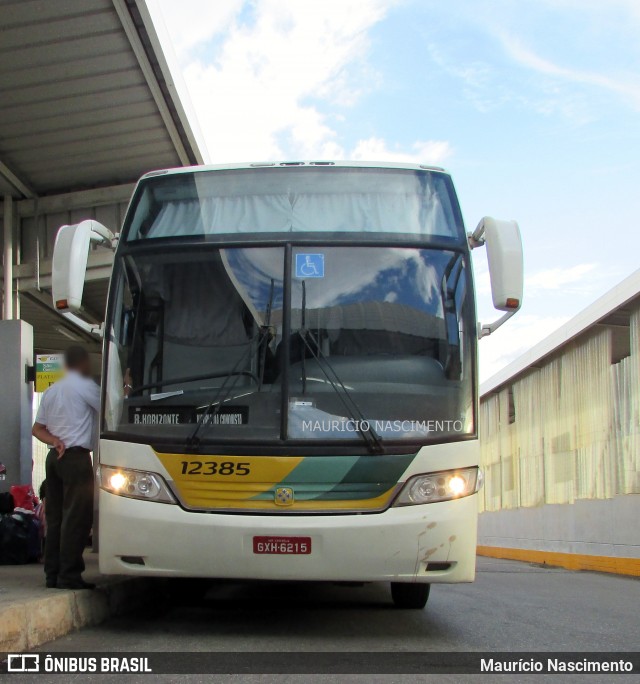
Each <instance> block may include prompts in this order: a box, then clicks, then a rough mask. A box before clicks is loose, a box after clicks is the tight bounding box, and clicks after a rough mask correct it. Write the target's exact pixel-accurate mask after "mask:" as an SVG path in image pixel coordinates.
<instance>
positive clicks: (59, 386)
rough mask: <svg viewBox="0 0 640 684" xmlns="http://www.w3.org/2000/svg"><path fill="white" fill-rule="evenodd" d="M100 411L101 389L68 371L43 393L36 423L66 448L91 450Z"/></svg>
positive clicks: (91, 381)
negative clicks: (60, 441)
mask: <svg viewBox="0 0 640 684" xmlns="http://www.w3.org/2000/svg"><path fill="white" fill-rule="evenodd" d="M99 411H100V387H99V386H98V385H97V384H96V383H95V382H94V381H93V380H91V379H90V378H85V377H83V376H82V375H80V373H77V372H76V371H68V372H67V374H66V375H65V376H64V377H63V378H62V379H61V380H58V382H56V383H55V384H54V385H51V387H49V389H48V390H47V391H46V392H45V393H44V395H43V397H42V400H41V402H40V408H39V409H38V413H37V415H36V423H40V424H41V425H44V426H45V427H46V428H47V430H48V431H49V432H50V433H51V434H52V435H54V436H55V437H57V438H58V439H60V440H62V442H63V443H64V445H65V447H66V448H67V449H69V448H71V447H83V448H84V449H89V450H92V449H93V446H94V435H95V428H96V423H97V418H98V413H99Z"/></svg>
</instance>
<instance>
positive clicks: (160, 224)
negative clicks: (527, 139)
mask: <svg viewBox="0 0 640 684" xmlns="http://www.w3.org/2000/svg"><path fill="white" fill-rule="evenodd" d="M129 217H130V218H129V220H128V225H127V226H125V230H124V235H125V239H126V240H127V241H129V242H132V241H139V240H150V239H160V238H165V239H167V238H178V237H182V238H184V237H197V236H199V237H201V238H202V237H207V236H213V235H224V234H227V235H228V234H232V235H234V234H235V235H237V234H246V233H318V232H323V233H355V232H359V233H361V234H362V237H363V238H366V235H367V234H369V235H375V234H380V233H388V234H393V235H398V234H407V235H412V236H413V237H414V238H415V237H416V236H422V237H424V236H427V237H438V238H444V239H455V240H457V241H464V231H463V227H462V221H461V220H460V214H459V210H458V207H457V200H456V197H455V192H454V190H453V185H452V183H451V179H450V177H449V176H448V175H447V174H445V173H441V172H436V171H426V170H424V171H423V170H420V171H418V170H411V169H398V168H357V167H328V168H319V167H313V166H308V167H299V168H281V167H275V168H258V169H232V170H217V171H198V172H195V173H194V172H191V173H189V172H186V173H178V174H169V175H157V176H152V177H149V178H144V179H143V180H142V182H141V183H140V185H139V186H138V189H137V191H136V194H135V195H134V198H133V202H132V209H131V211H130V212H129Z"/></svg>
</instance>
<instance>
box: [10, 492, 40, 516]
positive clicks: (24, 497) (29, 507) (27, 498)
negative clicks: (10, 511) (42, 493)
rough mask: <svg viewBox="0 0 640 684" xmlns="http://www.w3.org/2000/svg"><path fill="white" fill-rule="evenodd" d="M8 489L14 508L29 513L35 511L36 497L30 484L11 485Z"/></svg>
mask: <svg viewBox="0 0 640 684" xmlns="http://www.w3.org/2000/svg"><path fill="white" fill-rule="evenodd" d="M10 491H11V495H12V496H13V501H14V502H15V510H18V509H20V510H21V511H26V512H30V513H33V512H34V511H35V508H36V505H35V504H36V502H35V499H36V497H35V494H34V493H33V487H32V486H31V485H12V487H11V489H10Z"/></svg>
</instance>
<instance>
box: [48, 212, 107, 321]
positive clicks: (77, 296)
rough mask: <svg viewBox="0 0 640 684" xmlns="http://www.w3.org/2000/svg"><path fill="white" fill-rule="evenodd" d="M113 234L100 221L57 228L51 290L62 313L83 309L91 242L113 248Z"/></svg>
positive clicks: (55, 303)
mask: <svg viewBox="0 0 640 684" xmlns="http://www.w3.org/2000/svg"><path fill="white" fill-rule="evenodd" d="M114 239H115V236H114V234H113V233H112V232H111V231H110V230H109V229H108V228H105V227H104V226H103V225H102V224H101V223H98V222H97V221H93V220H87V221H81V222H80V223H76V224H74V225H70V226H62V227H61V228H60V230H58V234H57V236H56V243H55V246H54V248H53V266H52V276H51V290H52V293H53V306H54V308H55V309H56V310H57V311H59V312H60V313H79V312H81V311H82V293H83V291H84V281H85V277H86V273H87V262H88V261H89V248H90V246H91V244H92V243H94V244H100V245H105V246H107V247H111V245H112V243H113V241H114Z"/></svg>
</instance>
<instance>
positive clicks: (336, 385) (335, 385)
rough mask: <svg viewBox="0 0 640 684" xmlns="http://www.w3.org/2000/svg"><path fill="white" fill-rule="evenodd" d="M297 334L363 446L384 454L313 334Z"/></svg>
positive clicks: (301, 330) (376, 438)
mask: <svg viewBox="0 0 640 684" xmlns="http://www.w3.org/2000/svg"><path fill="white" fill-rule="evenodd" d="M298 334H299V335H300V337H301V338H302V341H303V342H304V345H305V347H306V348H307V349H308V350H309V351H310V352H311V355H312V356H313V358H314V359H315V360H316V363H317V364H318V366H319V368H320V370H321V371H322V372H323V373H324V375H325V377H326V378H327V380H328V381H329V384H330V385H331V387H332V389H333V390H334V391H335V393H336V394H337V395H338V398H339V399H340V401H341V402H342V405H343V406H344V407H345V409H346V410H347V412H348V414H349V417H350V418H351V420H352V421H353V422H354V423H355V426H356V428H357V430H358V432H359V433H360V435H361V436H362V439H363V440H364V442H365V444H366V445H367V448H368V449H369V452H370V453H372V454H382V453H384V447H383V445H382V439H380V435H378V433H377V432H376V431H375V430H374V429H373V428H372V427H371V422H370V421H368V420H366V418H365V417H364V415H363V413H362V411H361V410H360V407H359V406H358V404H357V403H356V401H355V399H354V398H353V397H352V396H351V393H350V392H349V390H348V389H347V388H346V387H345V385H344V383H343V382H342V380H341V379H340V376H339V375H338V374H337V373H336V371H335V368H334V367H333V366H332V365H331V363H330V362H329V359H328V357H327V356H326V354H325V353H324V352H323V351H322V349H321V348H320V345H319V344H318V342H317V340H316V339H315V337H314V336H313V333H312V332H311V331H310V330H305V329H304V328H302V329H300V330H298ZM308 337H309V338H311V341H312V342H313V344H314V345H315V347H316V349H317V353H316V351H315V350H314V349H313V347H312V346H311V344H309V340H308V339H307V338H308ZM303 358H304V354H303ZM323 363H324V364H326V368H325V367H324V365H323ZM327 369H328V370H329V371H330V372H331V373H332V374H333V378H331V376H330V375H329V373H328V372H327ZM340 390H342V393H341V392H340ZM363 423H366V424H367V429H366V430H365V429H364V428H363Z"/></svg>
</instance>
